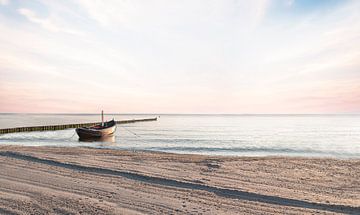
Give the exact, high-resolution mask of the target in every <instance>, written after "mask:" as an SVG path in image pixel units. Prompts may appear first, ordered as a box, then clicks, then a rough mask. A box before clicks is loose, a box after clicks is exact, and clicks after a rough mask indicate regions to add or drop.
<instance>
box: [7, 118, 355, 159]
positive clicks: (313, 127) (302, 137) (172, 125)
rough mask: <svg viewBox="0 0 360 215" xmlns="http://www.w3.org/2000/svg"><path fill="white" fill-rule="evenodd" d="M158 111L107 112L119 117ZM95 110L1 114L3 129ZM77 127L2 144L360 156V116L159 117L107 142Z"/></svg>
mask: <svg viewBox="0 0 360 215" xmlns="http://www.w3.org/2000/svg"><path fill="white" fill-rule="evenodd" d="M153 116H154V115H106V118H107V119H112V118H115V119H116V120H123V119H134V118H145V117H153ZM99 120H100V117H99V115H92V114H76V115H71V114H0V128H8V127H19V126H31V125H49V124H66V123H80V122H94V121H99ZM74 134H75V130H74V129H68V130H61V131H45V132H27V133H12V134H4V135H0V144H1V145H10V144H13V145H25V146H87V147H95V148H113V149H127V150H152V151H162V152H174V153H191V154H211V155H241V156H242V155H246V156H264V155H265V156H266V155H289V156H316V157H328V156H331V157H357V158H359V157H360V115H160V118H159V119H158V121H153V122H141V123H135V124H125V125H118V128H117V131H116V136H115V137H114V138H113V139H110V140H107V141H105V142H80V141H79V140H78V137H77V135H76V134H75V135H74Z"/></svg>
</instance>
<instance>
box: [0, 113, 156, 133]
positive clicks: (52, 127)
mask: <svg viewBox="0 0 360 215" xmlns="http://www.w3.org/2000/svg"><path fill="white" fill-rule="evenodd" d="M156 120H157V117H155V118H146V119H129V120H120V121H116V124H128V123H135V122H146V121H156ZM100 123H101V122H89V123H77V124H66V125H44V126H31V127H17V128H3V129H0V134H7V133H15V132H30V131H55V130H64V129H68V128H80V127H88V126H93V125H96V124H100Z"/></svg>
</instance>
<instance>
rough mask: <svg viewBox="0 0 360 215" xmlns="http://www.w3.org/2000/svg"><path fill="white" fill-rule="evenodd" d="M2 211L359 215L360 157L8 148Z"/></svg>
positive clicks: (3, 158)
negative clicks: (246, 155) (247, 155)
mask: <svg viewBox="0 0 360 215" xmlns="http://www.w3.org/2000/svg"><path fill="white" fill-rule="evenodd" d="M0 169H1V171H0V214H49V213H55V214H274V213H275V214H276V213H281V214H283V213H286V214H307V213H308V214H314V213H321V214H334V213H340V214H341V213H346V214H359V213H360V198H359V196H360V160H359V159H332V158H304V157H240V156H238V157H231V156H206V155H184V154H171V153H160V152H146V151H126V150H111V149H92V148H85V147H25V146H10V145H8V146H5V145H2V146H0Z"/></svg>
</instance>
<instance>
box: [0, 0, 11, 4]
mask: <svg viewBox="0 0 360 215" xmlns="http://www.w3.org/2000/svg"><path fill="white" fill-rule="evenodd" d="M9 3H10V1H9V0H0V5H8V4H9Z"/></svg>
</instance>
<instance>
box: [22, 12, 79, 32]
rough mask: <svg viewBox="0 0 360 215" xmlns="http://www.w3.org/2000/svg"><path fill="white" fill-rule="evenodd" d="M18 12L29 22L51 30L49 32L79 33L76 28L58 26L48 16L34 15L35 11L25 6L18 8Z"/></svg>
mask: <svg viewBox="0 0 360 215" xmlns="http://www.w3.org/2000/svg"><path fill="white" fill-rule="evenodd" d="M18 12H19V13H20V14H21V15H23V16H25V17H26V18H27V19H28V20H29V21H30V22H33V23H35V24H38V25H40V26H41V27H43V28H44V29H46V30H48V31H51V32H64V33H68V34H76V35H79V34H81V32H80V31H77V30H73V29H69V28H65V27H60V26H59V25H57V24H56V23H55V22H54V20H53V19H52V18H51V17H50V18H40V17H38V16H37V15H36V13H35V12H34V11H32V10H30V9H27V8H20V9H18Z"/></svg>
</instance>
